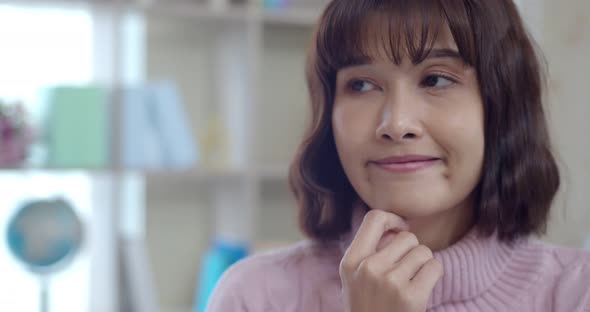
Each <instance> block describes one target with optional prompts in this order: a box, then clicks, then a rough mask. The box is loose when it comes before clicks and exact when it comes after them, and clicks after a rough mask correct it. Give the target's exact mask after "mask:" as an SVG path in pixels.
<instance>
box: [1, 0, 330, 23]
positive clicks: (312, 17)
mask: <svg viewBox="0 0 590 312" xmlns="http://www.w3.org/2000/svg"><path fill="white" fill-rule="evenodd" d="M0 5H15V6H29V7H61V8H87V7H93V8H101V9H113V10H115V9H116V10H137V11H140V12H144V13H147V14H149V15H159V16H171V17H175V18H188V19H199V20H210V21H237V22H248V21H250V22H255V23H256V22H258V23H263V24H265V25H282V26H296V27H311V26H313V25H314V24H315V23H316V21H317V20H318V18H319V15H320V12H321V8H317V9H313V8H293V9H289V8H287V9H275V8H272V9H271V8H257V7H253V6H239V5H237V6H236V5H234V6H229V7H228V8H226V9H214V8H212V7H211V6H209V5H207V4H206V3H201V2H190V1H178V0H172V1H170V0H164V1H162V0H155V1H154V2H153V3H138V2H135V1H131V0H123V1H89V0H0Z"/></svg>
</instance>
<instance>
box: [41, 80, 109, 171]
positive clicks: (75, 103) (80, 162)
mask: <svg viewBox="0 0 590 312" xmlns="http://www.w3.org/2000/svg"><path fill="white" fill-rule="evenodd" d="M47 104H48V105H47V107H48V113H47V119H46V120H45V125H46V140H47V142H46V143H47V149H48V151H47V165H48V166H49V167H52V168H91V169H96V168H103V167H105V166H107V165H108V163H109V155H110V154H109V153H110V148H109V127H108V125H109V118H108V116H109V109H108V93H107V91H106V90H104V89H103V88H101V87H98V86H79V87H75V86H58V87H54V88H51V89H49V90H48V92H47Z"/></svg>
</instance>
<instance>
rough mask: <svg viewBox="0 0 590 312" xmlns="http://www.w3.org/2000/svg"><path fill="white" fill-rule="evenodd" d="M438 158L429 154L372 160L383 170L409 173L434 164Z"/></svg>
mask: <svg viewBox="0 0 590 312" xmlns="http://www.w3.org/2000/svg"><path fill="white" fill-rule="evenodd" d="M439 161H440V158H434V157H429V156H415V155H411V156H400V157H389V158H385V159H382V160H378V161H375V162H373V163H374V164H375V165H376V166H378V167H379V168H381V169H383V170H387V171H390V172H394V173H411V172H416V171H420V170H423V169H426V168H429V167H432V166H434V165H436V164H437V163H438V162H439Z"/></svg>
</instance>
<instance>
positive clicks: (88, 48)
mask: <svg viewBox="0 0 590 312" xmlns="http://www.w3.org/2000/svg"><path fill="white" fill-rule="evenodd" d="M517 3H518V5H519V6H520V8H521V11H522V13H523V16H524V18H525V19H526V22H527V24H528V26H529V28H530V30H531V32H532V34H533V35H534V36H535V38H536V40H537V41H538V43H539V46H540V47H541V49H542V51H543V52H544V54H545V57H546V59H547V63H548V71H549V77H550V79H549V90H548V93H547V103H548V112H549V119H550V123H551V131H552V135H553V140H554V145H555V150H556V151H557V154H558V157H559V160H560V165H561V168H562V172H563V176H564V179H563V180H564V181H563V182H564V183H563V187H562V189H561V191H560V194H559V196H558V199H557V200H556V202H555V206H554V208H553V212H552V219H551V223H550V227H549V233H548V235H547V236H546V237H544V238H543V239H545V240H547V241H550V242H555V243H559V244H564V245H567V246H572V247H577V248H588V249H590V226H589V225H590V192H588V189H587V188H588V185H590V142H589V141H588V139H587V138H586V135H587V133H590V124H589V123H588V122H587V121H586V119H587V116H590V105H589V104H590V103H589V102H588V94H587V86H586V84H587V80H586V78H587V77H586V76H587V73H588V72H590V62H589V61H588V60H587V59H586V57H587V56H588V55H590V2H588V1H585V0H570V1H568V2H567V5H565V4H564V3H562V2H559V3H558V2H557V1H549V0H545V1H540V0H521V1H517ZM325 5H326V1H323V0H119V1H115V0H112V1H107V0H104V1H102V0H96V1H82V0H0V167H2V169H1V170H0V190H1V193H0V194H1V195H0V276H1V278H0V311H18V312H28V311H31V312H32V311H43V312H47V311H58V312H70V311H71V312H79V311H83V312H86V311H91V312H118V311H141V312H151V311H163V312H188V311H195V312H196V311H202V310H203V307H204V305H205V303H206V300H207V296H208V294H209V292H210V290H211V288H212V287H213V285H214V284H215V281H216V280H217V278H218V277H219V275H220V274H221V273H222V272H223V270H224V269H225V268H227V266H229V265H230V264H231V263H233V262H235V261H236V260H237V259H240V258H242V257H244V256H245V255H248V254H252V253H256V252H260V251H264V250H268V249H270V248H274V247H278V246H284V245H287V244H289V243H292V242H295V241H297V240H299V239H301V238H302V236H301V234H300V233H299V232H298V229H297V226H296V211H295V206H294V201H293V198H292V195H291V194H290V193H289V190H288V185H287V169H288V164H289V162H290V160H291V158H292V156H293V154H294V151H295V149H296V147H297V144H298V142H299V140H300V138H301V136H302V133H303V129H304V127H305V125H306V120H307V115H306V114H307V112H308V109H307V105H308V102H307V93H306V88H305V81H304V60H305V51H306V48H307V44H308V40H309V39H310V36H311V32H312V29H313V26H314V23H315V21H316V20H317V17H318V16H319V14H320V13H321V10H322V8H323V7H324V6H325ZM531 187H534V186H531Z"/></svg>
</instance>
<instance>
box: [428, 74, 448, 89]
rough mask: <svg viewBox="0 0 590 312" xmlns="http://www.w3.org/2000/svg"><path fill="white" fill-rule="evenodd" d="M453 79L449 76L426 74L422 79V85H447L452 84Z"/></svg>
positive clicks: (436, 86)
mask: <svg viewBox="0 0 590 312" xmlns="http://www.w3.org/2000/svg"><path fill="white" fill-rule="evenodd" d="M454 83H455V81H454V80H453V79H451V78H448V77H445V76H442V75H428V76H426V78H424V80H422V83H421V84H422V86H424V87H427V88H439V87H448V86H450V85H452V84H454Z"/></svg>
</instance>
